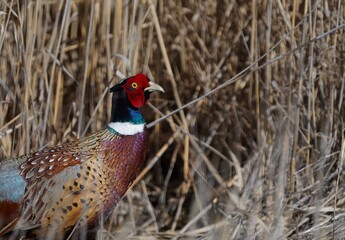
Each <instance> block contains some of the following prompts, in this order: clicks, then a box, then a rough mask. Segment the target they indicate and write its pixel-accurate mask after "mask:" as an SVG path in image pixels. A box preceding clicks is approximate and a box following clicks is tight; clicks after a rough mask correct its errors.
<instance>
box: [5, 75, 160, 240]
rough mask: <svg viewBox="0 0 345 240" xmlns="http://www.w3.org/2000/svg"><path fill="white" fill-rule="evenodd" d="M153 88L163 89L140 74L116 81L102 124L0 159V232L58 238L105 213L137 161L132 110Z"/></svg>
mask: <svg viewBox="0 0 345 240" xmlns="http://www.w3.org/2000/svg"><path fill="white" fill-rule="evenodd" d="M153 91H161V92H164V90H163V88H162V87H161V86H159V85H158V84H156V83H153V82H152V81H150V79H149V78H148V77H147V76H145V75H144V74H141V73H139V74H137V75H135V76H133V77H129V78H126V79H123V80H121V81H120V82H119V83H118V84H117V85H115V86H114V87H112V88H111V89H110V92H112V93H113V96H112V110H111V122H110V123H109V124H108V127H107V128H106V129H103V130H101V131H99V132H96V133H94V134H92V135H90V136H88V137H86V138H83V139H79V140H76V141H75V142H71V143H66V144H63V145H61V146H56V147H48V148H44V149H43V150H39V151H36V152H33V153H31V154H29V155H26V156H22V157H19V158H14V159H11V160H6V161H3V162H0V182H1V185H0V226H1V225H2V226H3V228H2V230H0V237H1V235H3V234H6V235H9V234H11V236H15V238H13V239H17V238H19V237H23V236H24V237H28V238H30V239H32V238H34V239H62V238H64V237H63V236H65V237H66V236H69V234H73V232H76V231H75V230H76V229H82V228H85V229H91V228H93V227H95V226H97V223H99V221H100V219H106V218H107V217H108V216H109V215H110V214H111V212H112V210H113V209H114V207H115V206H116V205H117V203H118V202H119V200H120V199H121V198H122V197H123V196H124V194H125V193H126V191H127V189H128V188H129V187H130V185H131V183H132V182H133V181H134V180H135V178H136V176H137V175H138V174H139V173H140V171H141V169H142V167H143V165H144V162H145V155H146V153H147V150H148V137H149V135H148V130H147V128H146V126H145V120H144V118H143V116H142V115H141V113H140V112H139V108H140V107H142V106H143V105H145V104H146V103H147V102H148V100H149V97H150V94H151V93H152V92H153ZM1 218H2V219H1ZM1 220H2V221H1Z"/></svg>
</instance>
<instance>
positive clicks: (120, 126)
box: [108, 122, 145, 135]
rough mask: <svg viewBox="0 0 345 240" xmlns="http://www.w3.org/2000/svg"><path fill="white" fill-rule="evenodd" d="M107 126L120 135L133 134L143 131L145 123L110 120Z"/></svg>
mask: <svg viewBox="0 0 345 240" xmlns="http://www.w3.org/2000/svg"><path fill="white" fill-rule="evenodd" d="M108 127H110V128H112V129H113V130H115V131H116V132H118V133H120V134H121V135H134V134H137V133H141V132H143V131H144V128H145V123H140V124H134V123H130V122H111V123H109V124H108Z"/></svg>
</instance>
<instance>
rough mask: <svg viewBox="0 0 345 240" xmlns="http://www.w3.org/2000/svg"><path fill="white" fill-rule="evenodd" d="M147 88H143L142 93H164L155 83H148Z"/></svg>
mask: <svg viewBox="0 0 345 240" xmlns="http://www.w3.org/2000/svg"><path fill="white" fill-rule="evenodd" d="M149 85H150V86H149V87H147V88H145V89H144V91H145V92H146V91H149V92H150V93H151V92H153V91H160V92H164V89H163V88H162V87H161V86H159V85H158V84H157V83H154V82H149Z"/></svg>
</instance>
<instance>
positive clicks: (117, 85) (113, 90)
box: [110, 78, 129, 92]
mask: <svg viewBox="0 0 345 240" xmlns="http://www.w3.org/2000/svg"><path fill="white" fill-rule="evenodd" d="M128 79H129V78H124V79H122V80H121V81H120V82H119V83H118V84H116V85H115V86H113V87H112V88H110V92H115V91H116V90H119V89H121V86H122V85H124V84H125V83H126V82H127V80H128Z"/></svg>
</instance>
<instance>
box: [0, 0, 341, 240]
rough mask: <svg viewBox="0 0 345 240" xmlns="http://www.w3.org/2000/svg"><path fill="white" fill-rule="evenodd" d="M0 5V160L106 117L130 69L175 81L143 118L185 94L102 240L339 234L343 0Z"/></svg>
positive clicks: (168, 108) (161, 125)
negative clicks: (110, 91)
mask: <svg viewBox="0 0 345 240" xmlns="http://www.w3.org/2000/svg"><path fill="white" fill-rule="evenodd" d="M0 11H1V12H0V27H1V28H0V30H1V32H0V51H1V52H0V54H1V56H0V149H1V150H0V159H7V158H10V157H14V156H19V155H22V154H25V153H28V152H30V151H31V150H33V149H39V148H42V147H44V146H47V145H55V144H59V143H62V142H66V141H70V140H72V139H74V138H76V137H81V136H83V135H85V134H88V133H90V132H94V131H97V130H99V129H102V128H103V127H105V126H106V124H107V121H108V120H109V118H110V103H111V101H110V100H111V98H110V94H108V89H109V87H110V86H112V85H114V84H115V83H116V82H118V81H119V79H120V78H121V76H123V75H122V74H124V75H126V76H129V75H131V74H135V73H137V72H145V73H147V74H148V75H149V76H150V77H151V78H152V79H154V81H156V82H158V83H159V84H161V85H162V86H163V87H164V88H165V90H166V93H165V94H164V95H163V94H161V95H159V96H158V95H153V98H152V101H151V103H152V105H150V108H146V109H144V110H143V113H144V115H145V118H146V119H147V121H148V122H152V121H153V120H155V119H158V118H159V117H161V116H163V115H167V114H169V113H170V112H172V111H173V110H175V109H178V108H181V107H183V106H184V104H188V103H191V104H189V105H188V106H187V107H185V108H184V109H183V111H179V112H176V113H175V114H173V115H172V116H170V117H167V118H165V119H164V120H162V121H159V122H155V123H154V124H150V125H149V126H152V125H154V126H152V128H151V129H152V132H151V148H150V157H149V160H148V164H147V167H146V168H145V170H144V171H143V174H142V175H141V176H140V178H139V179H138V182H137V184H136V185H135V186H134V187H133V188H132V189H131V190H130V191H129V192H128V194H127V196H126V197H125V198H124V200H123V201H122V202H121V204H119V206H118V207H117V209H116V211H115V212H114V214H113V216H112V217H111V219H110V222H106V224H105V225H104V226H102V227H103V231H101V232H100V234H99V237H100V239H108V238H107V237H109V239H114V236H115V237H116V239H155V238H158V239H163V238H164V239H170V238H172V239H245V238H248V239H254V238H255V239H331V238H335V239H342V238H343V236H344V226H343V225H344V223H345V217H344V213H345V211H344V210H343V209H344V197H345V189H344V172H343V168H344V160H345V139H344V116H345V115H344V112H345V108H344V86H345V67H344V66H345V37H344V36H345V35H344V27H345V20H344V19H345V18H344V15H345V14H344V13H345V5H344V2H343V1H336V0H331V1H298V0H294V1H285V0H283V1H281V0H278V1H232V0H222V1H212V0H206V1H198V0H189V1H182V0H179V1H154V0H147V1H144V0H142V1H122V0H116V1H113V0H104V1H97V0H93V1H77V0H75V1H72V0H64V1H63V0H51V1H47V0H41V1H39V0H37V1H33V0H26V1H14V0H9V1H1V3H0ZM213 90H214V91H213ZM205 95H207V96H205ZM193 100H195V101H193ZM192 101H193V102H192ZM0 184H1V183H0Z"/></svg>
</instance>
